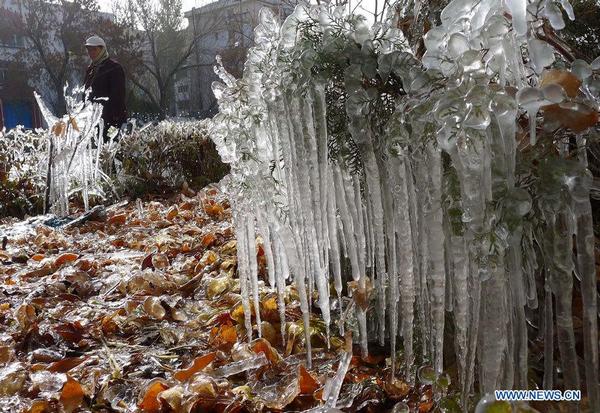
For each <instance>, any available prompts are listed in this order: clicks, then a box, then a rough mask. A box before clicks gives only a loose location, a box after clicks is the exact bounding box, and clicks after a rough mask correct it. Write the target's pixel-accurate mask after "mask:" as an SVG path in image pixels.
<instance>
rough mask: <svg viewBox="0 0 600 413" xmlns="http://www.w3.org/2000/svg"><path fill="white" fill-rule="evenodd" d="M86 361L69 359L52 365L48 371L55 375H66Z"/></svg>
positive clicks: (75, 358) (81, 358) (77, 358)
mask: <svg viewBox="0 0 600 413" xmlns="http://www.w3.org/2000/svg"><path fill="white" fill-rule="evenodd" d="M85 360H86V358H85V357H68V358H65V359H62V360H59V361H55V362H54V363H52V364H50V366H48V371H51V372H53V373H66V372H68V371H69V370H71V369H72V368H74V367H77V366H79V365H80V364H81V363H83V362H84V361H85Z"/></svg>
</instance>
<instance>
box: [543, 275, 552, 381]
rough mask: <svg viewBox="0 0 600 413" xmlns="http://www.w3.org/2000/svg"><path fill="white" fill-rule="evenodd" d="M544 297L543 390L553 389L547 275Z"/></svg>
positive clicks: (550, 299)
mask: <svg viewBox="0 0 600 413" xmlns="http://www.w3.org/2000/svg"><path fill="white" fill-rule="evenodd" d="M544 289H545V290H546V291H545V295H544V318H543V321H544V329H543V331H544V336H543V338H544V378H543V382H542V383H543V388H544V389H546V390H552V389H554V311H553V303H552V291H551V290H550V281H549V275H548V274H546V283H545V287H544Z"/></svg>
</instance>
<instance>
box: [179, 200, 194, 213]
mask: <svg viewBox="0 0 600 413" xmlns="http://www.w3.org/2000/svg"><path fill="white" fill-rule="evenodd" d="M195 206H196V205H195V204H194V203H193V202H190V201H186V202H184V203H183V204H181V205H180V206H179V209H181V210H182V211H191V210H192V209H194V207H195Z"/></svg>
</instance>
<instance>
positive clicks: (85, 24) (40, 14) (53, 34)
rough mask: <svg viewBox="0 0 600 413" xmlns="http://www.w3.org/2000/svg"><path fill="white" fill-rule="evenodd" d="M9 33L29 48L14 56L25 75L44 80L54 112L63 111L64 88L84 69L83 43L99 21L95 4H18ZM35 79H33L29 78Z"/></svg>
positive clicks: (30, 0)
mask: <svg viewBox="0 0 600 413" xmlns="http://www.w3.org/2000/svg"><path fill="white" fill-rule="evenodd" d="M18 7H19V11H18V13H14V14H13V15H12V18H11V19H10V30H13V31H14V32H15V33H19V34H21V35H23V36H24V37H25V39H26V40H27V43H28V45H29V46H30V47H27V48H25V49H23V50H22V52H21V53H19V55H18V56H15V58H16V59H18V60H19V61H21V62H23V63H24V64H26V65H27V68H28V71H30V72H37V74H38V75H39V77H40V78H42V79H43V76H44V75H45V76H46V77H47V81H48V85H47V87H49V89H50V91H51V92H52V94H53V98H54V99H53V105H52V106H53V109H54V110H56V111H57V112H63V111H64V110H65V100H64V95H63V88H64V86H65V83H67V82H68V81H71V80H74V79H76V78H77V73H82V72H83V68H84V67H85V60H84V58H85V54H84V47H83V40H84V39H85V35H86V34H88V33H89V27H90V26H93V25H94V23H95V22H96V21H97V19H98V18H99V15H98V4H97V2H96V0H70V1H66V0H19V1H18ZM31 78H35V76H31Z"/></svg>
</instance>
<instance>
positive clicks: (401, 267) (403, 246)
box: [392, 159, 416, 383]
mask: <svg viewBox="0 0 600 413" xmlns="http://www.w3.org/2000/svg"><path fill="white" fill-rule="evenodd" d="M394 164H395V167H394V169H395V170H396V173H397V175H396V178H397V180H396V182H395V185H394V191H393V195H394V202H395V210H396V211H397V225H396V229H397V233H396V234H395V237H396V239H397V242H396V248H397V251H396V255H397V257H398V262H397V265H398V277H400V287H401V288H400V291H399V293H400V310H401V312H402V328H401V330H402V340H403V343H404V358H405V360H406V362H405V376H406V378H407V380H408V382H409V383H413V381H414V372H413V364H414V354H413V329H414V327H413V322H414V305H415V280H414V272H413V271H414V270H413V267H414V264H415V262H416V261H415V260H414V249H413V241H412V240H413V234H412V228H411V220H410V206H409V193H408V181H409V178H410V177H408V176H407V173H406V166H405V161H404V159H402V160H400V161H399V162H397V161H396V162H394ZM392 277H394V275H392ZM396 297H397V296H396ZM396 297H394V298H392V299H395V298H396ZM392 355H393V353H392Z"/></svg>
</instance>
